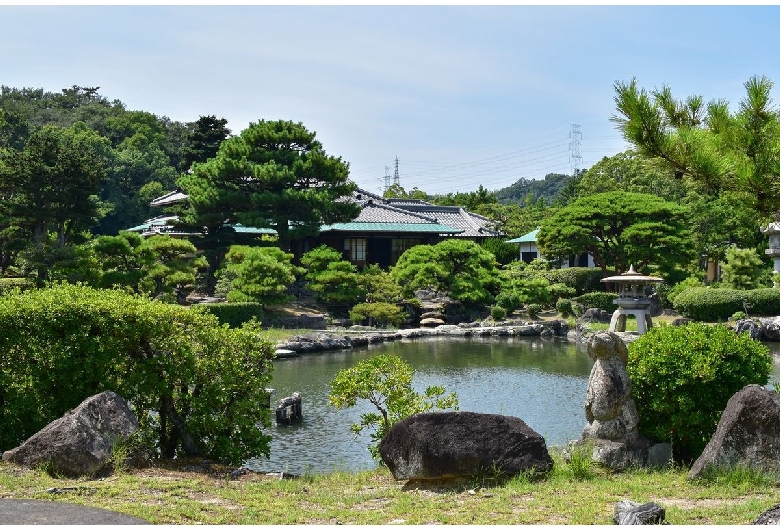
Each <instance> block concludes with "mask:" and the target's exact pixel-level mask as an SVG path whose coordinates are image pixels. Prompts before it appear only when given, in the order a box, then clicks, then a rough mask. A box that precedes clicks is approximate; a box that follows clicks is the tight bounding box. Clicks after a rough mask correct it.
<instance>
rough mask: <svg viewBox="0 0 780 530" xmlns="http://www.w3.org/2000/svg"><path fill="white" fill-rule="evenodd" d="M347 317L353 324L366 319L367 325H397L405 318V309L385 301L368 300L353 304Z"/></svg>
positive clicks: (360, 322)
mask: <svg viewBox="0 0 780 530" xmlns="http://www.w3.org/2000/svg"><path fill="white" fill-rule="evenodd" d="M349 318H350V320H352V322H353V323H355V324H362V323H364V322H366V321H368V323H369V325H379V326H393V327H398V326H400V325H401V324H403V323H404V321H405V320H406V311H404V310H403V308H402V307H399V306H397V305H395V304H388V303H387V302H368V303H363V304H357V305H355V306H354V307H353V308H352V310H351V311H350V312H349Z"/></svg>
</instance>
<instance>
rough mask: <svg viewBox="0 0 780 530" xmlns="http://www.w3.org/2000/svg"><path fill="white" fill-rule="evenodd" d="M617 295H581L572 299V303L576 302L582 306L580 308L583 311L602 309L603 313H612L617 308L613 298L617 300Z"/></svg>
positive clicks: (601, 293) (600, 293)
mask: <svg viewBox="0 0 780 530" xmlns="http://www.w3.org/2000/svg"><path fill="white" fill-rule="evenodd" d="M617 297H618V295H617V293H603V292H599V293H585V294H583V295H580V296H578V297H576V298H572V300H573V301H574V302H577V303H579V304H582V306H583V307H584V308H585V309H590V308H591V307H597V308H599V309H603V310H604V311H608V312H610V313H611V312H613V311H614V310H615V309H617V306H616V305H615V298H617Z"/></svg>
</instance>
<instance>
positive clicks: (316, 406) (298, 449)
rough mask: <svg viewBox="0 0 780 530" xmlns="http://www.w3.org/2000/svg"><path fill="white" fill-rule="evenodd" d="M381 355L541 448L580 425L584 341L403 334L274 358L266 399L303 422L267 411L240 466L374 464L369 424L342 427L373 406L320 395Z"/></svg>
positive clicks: (347, 467)
mask: <svg viewBox="0 0 780 530" xmlns="http://www.w3.org/2000/svg"><path fill="white" fill-rule="evenodd" d="M767 346H769V348H770V349H771V350H772V352H773V359H774V364H773V369H772V374H771V375H770V385H772V384H773V383H774V382H775V381H780V344H778V343H767ZM379 353H389V354H393V355H398V356H399V357H401V358H402V359H403V360H404V361H406V362H407V363H409V364H410V365H411V366H412V367H413V368H414V370H415V375H414V381H413V386H414V388H415V390H416V391H418V392H422V391H423V390H424V389H425V388H426V387H428V386H431V385H441V386H444V388H445V389H446V391H447V393H449V392H455V393H457V395H458V401H459V409H460V410H463V411H472V412H483V413H495V414H505V415H509V416H516V417H519V418H521V419H522V420H523V421H525V422H526V423H527V424H528V425H529V426H530V427H531V428H532V429H534V430H535V431H536V432H538V433H539V434H541V435H542V436H543V437H544V438H545V440H546V442H547V445H548V446H562V445H565V444H567V443H568V442H569V441H570V440H575V439H577V438H579V436H580V433H581V432H582V429H583V427H585V425H586V423H587V421H586V420H585V412H584V402H585V394H586V391H587V388H588V376H589V375H590V371H591V368H592V366H593V361H592V360H591V359H590V358H589V357H588V355H587V348H586V346H585V345H583V344H578V343H575V342H571V341H567V340H565V339H540V338H523V337H513V338H511V337H510V338H484V339H483V338H452V337H447V338H426V339H419V340H403V341H396V342H388V343H384V344H378V345H372V346H369V347H364V348H355V349H351V350H340V351H331V352H321V353H307V354H303V355H301V356H300V357H293V358H287V359H278V360H276V361H275V362H274V373H273V381H272V383H271V387H272V388H273V389H274V395H273V397H272V405H273V406H274V407H275V405H276V402H277V401H278V400H279V399H281V398H283V397H286V396H290V395H292V393H293V392H299V393H300V394H301V396H302V401H303V405H302V408H303V420H302V421H301V422H300V423H298V424H294V425H281V424H280V425H277V424H276V423H275V422H274V418H273V417H272V418H271V426H270V428H269V433H270V434H271V436H272V437H273V439H272V442H271V457H270V459H266V458H262V457H261V458H255V459H251V460H249V461H248V462H246V463H245V467H247V468H249V469H251V470H254V471H260V472H280V471H282V472H285V473H292V474H297V475H300V474H305V473H328V472H331V471H359V470H365V469H372V468H374V467H375V466H376V462H375V461H374V460H373V459H372V457H371V454H370V453H369V451H368V448H367V447H368V444H369V443H370V442H371V439H370V436H369V434H368V432H365V431H364V432H363V433H361V434H360V435H359V436H358V437H355V436H354V434H353V433H352V432H351V430H350V425H352V424H354V423H359V422H360V414H362V413H365V412H375V411H376V409H375V408H374V407H373V405H370V404H369V403H367V402H365V401H363V402H358V404H357V406H355V407H352V408H349V409H342V410H337V409H335V408H334V407H332V406H329V405H328V394H329V392H330V382H331V381H332V380H333V378H334V377H335V375H336V373H337V372H338V371H339V370H342V369H344V368H349V367H351V366H353V365H354V364H356V363H357V362H359V361H360V360H362V359H365V358H368V357H370V356H374V355H377V354H379ZM271 414H272V416H273V410H272V411H271Z"/></svg>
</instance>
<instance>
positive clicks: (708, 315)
mask: <svg viewBox="0 0 780 530" xmlns="http://www.w3.org/2000/svg"><path fill="white" fill-rule="evenodd" d="M673 306H674V309H675V311H679V312H680V314H682V315H684V316H686V317H688V318H692V319H694V320H701V321H704V322H719V321H724V320H727V319H728V318H729V317H730V316H731V315H733V314H734V313H736V312H737V311H744V312H745V313H747V314H749V315H760V316H774V315H778V314H780V289H773V288H763V289H752V290H749V291H741V290H736V289H726V288H714V287H693V288H690V289H686V290H685V291H682V292H681V293H680V294H678V295H677V296H676V297H675V298H674V303H673Z"/></svg>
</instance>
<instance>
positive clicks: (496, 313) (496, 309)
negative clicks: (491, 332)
mask: <svg viewBox="0 0 780 530" xmlns="http://www.w3.org/2000/svg"><path fill="white" fill-rule="evenodd" d="M490 316H491V317H492V318H493V320H504V319H505V318H506V309H504V308H503V307H501V306H499V305H494V306H493V307H491V308H490Z"/></svg>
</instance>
